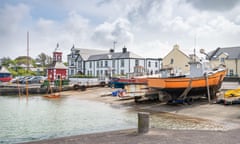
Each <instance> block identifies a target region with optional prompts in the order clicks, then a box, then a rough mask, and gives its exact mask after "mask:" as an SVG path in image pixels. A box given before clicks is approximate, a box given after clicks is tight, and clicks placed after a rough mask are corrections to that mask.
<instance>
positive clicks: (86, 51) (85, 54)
mask: <svg viewBox="0 0 240 144" xmlns="http://www.w3.org/2000/svg"><path fill="white" fill-rule="evenodd" d="M74 49H75V50H79V54H80V55H81V57H82V59H83V60H85V61H86V60H88V59H89V57H90V56H91V55H93V54H96V55H97V54H104V53H107V52H108V51H104V50H96V49H84V48H74ZM69 55H71V54H69Z"/></svg>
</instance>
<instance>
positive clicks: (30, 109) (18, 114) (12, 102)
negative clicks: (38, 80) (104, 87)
mask: <svg viewBox="0 0 240 144" xmlns="http://www.w3.org/2000/svg"><path fill="white" fill-rule="evenodd" d="M0 110H1V111H0V143H19V142H27V141H35V140H42V139H50V138H57V137H63V136H70V135H79V134H86V133H95V132H103V131H111V130H120V129H127V128H135V127H136V125H137V124H136V121H137V120H136V119H137V118H136V114H134V113H130V112H128V111H127V110H126V109H124V108H113V107H111V106H110V105H108V104H104V103H100V102H92V101H86V100H79V99H77V98H74V97H63V98H60V99H46V98H44V97H41V96H32V97H29V98H28V100H26V98H21V99H20V98H19V97H11V96H0Z"/></svg>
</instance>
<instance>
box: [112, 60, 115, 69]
mask: <svg viewBox="0 0 240 144" xmlns="http://www.w3.org/2000/svg"><path fill="white" fill-rule="evenodd" d="M112 67H113V68H114V67H115V60H112Z"/></svg>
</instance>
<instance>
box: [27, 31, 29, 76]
mask: <svg viewBox="0 0 240 144" xmlns="http://www.w3.org/2000/svg"><path fill="white" fill-rule="evenodd" d="M28 71H29V32H27V73H28Z"/></svg>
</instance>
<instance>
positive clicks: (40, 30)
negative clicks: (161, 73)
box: [0, 0, 240, 60]
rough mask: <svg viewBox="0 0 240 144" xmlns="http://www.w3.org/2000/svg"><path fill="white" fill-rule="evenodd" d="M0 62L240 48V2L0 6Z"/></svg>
mask: <svg viewBox="0 0 240 144" xmlns="http://www.w3.org/2000/svg"><path fill="white" fill-rule="evenodd" d="M0 20H1V22H0V50H1V52H0V57H10V58H16V57H17V56H20V55H27V32H28V31H29V45H30V46H29V49H30V56H32V57H33V58H36V57H37V55H38V54H40V53H41V52H44V53H46V54H48V55H51V54H52V52H53V51H54V49H55V48H56V44H57V43H59V48H60V50H61V51H62V52H63V53H64V57H65V60H66V55H67V54H69V53H70V49H71V47H72V46H73V45H74V46H75V47H78V48H89V49H103V50H109V49H110V48H112V47H113V41H117V43H116V49H115V51H121V49H122V47H123V46H126V47H127V48H128V50H129V51H132V52H134V53H136V54H139V55H141V56H143V57H153V58H159V57H160V58H161V57H164V56H165V55H166V54H167V53H168V52H169V51H170V50H171V49H172V47H173V45H174V44H179V45H180V49H181V50H182V51H184V52H185V53H187V54H190V53H192V52H193V49H194V47H196V49H197V51H199V49H200V48H204V49H205V50H206V51H207V52H208V51H210V50H213V49H215V48H217V47H231V46H240V0H1V3H0Z"/></svg>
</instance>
